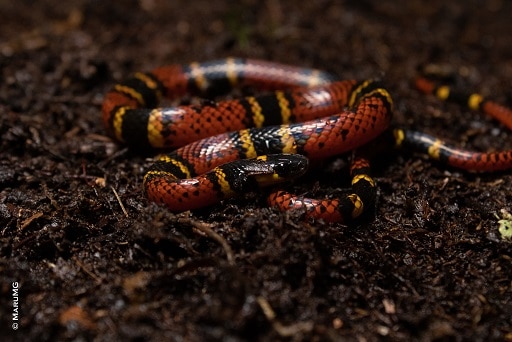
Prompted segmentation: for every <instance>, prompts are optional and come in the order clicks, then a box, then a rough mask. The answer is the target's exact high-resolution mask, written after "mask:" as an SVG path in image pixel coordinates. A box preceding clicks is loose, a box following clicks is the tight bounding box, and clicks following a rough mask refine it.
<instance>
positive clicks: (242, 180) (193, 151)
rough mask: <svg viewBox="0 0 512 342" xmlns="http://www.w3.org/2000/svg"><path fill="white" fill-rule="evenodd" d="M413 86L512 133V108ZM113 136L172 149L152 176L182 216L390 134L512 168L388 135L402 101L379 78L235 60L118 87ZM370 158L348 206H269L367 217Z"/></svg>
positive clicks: (282, 202) (159, 72) (111, 104)
mask: <svg viewBox="0 0 512 342" xmlns="http://www.w3.org/2000/svg"><path fill="white" fill-rule="evenodd" d="M244 87H251V88H256V89H261V90H265V91H267V93H264V95H259V96H246V97H242V98H238V99H231V100H224V101H219V102H213V101H211V100H204V101H203V102H202V103H199V104H191V105H179V106H174V107H168V108H157V106H158V104H159V102H160V100H161V98H163V97H166V98H169V99H177V98H180V97H183V96H186V95H199V96H207V97H209V98H211V97H212V96H217V95H221V94H225V93H227V92H229V91H230V90H232V89H233V88H244ZM416 87H417V88H418V89H419V90H420V91H422V92H424V93H428V94H434V95H436V96H437V97H438V98H439V99H442V100H453V101H456V102H458V103H460V104H462V105H466V106H468V107H469V108H470V109H480V110H482V111H483V112H485V113H486V114H488V115H490V116H492V117H494V118H496V119H497V120H499V121H501V122H502V123H503V124H504V125H506V126H507V127H509V128H511V129H512V111H511V110H510V109H508V108H506V107H503V106H500V105H498V104H496V103H495V102H493V101H490V100H487V99H485V98H483V97H482V96H481V95H479V94H461V93H458V92H454V91H451V89H450V88H449V87H447V86H437V85H436V84H435V83H434V82H433V81H431V80H430V79H428V78H425V77H419V78H418V79H417V80H416ZM102 111H103V120H104V124H105V126H106V128H107V130H108V132H109V133H110V134H111V135H112V136H113V137H115V138H116V139H117V140H119V141H121V142H125V143H127V144H129V145H131V146H133V147H136V148H138V149H141V148H142V149H145V148H158V149H169V150H173V149H174V151H172V152H170V153H169V154H165V155H162V156H160V157H158V159H157V161H156V162H155V164H154V165H153V166H152V167H151V168H150V169H149V170H148V171H147V173H146V175H145V176H144V191H145V194H146V196H147V197H148V199H149V200H151V201H154V202H156V203H159V204H165V205H166V206H167V207H168V208H169V209H170V210H171V211H173V212H181V211H186V210H192V209H196V208H201V207H205V206H209V205H212V204H214V203H216V202H219V201H220V200H221V199H223V198H228V197H231V196H233V195H235V194H238V193H243V192H246V191H252V190H255V189H257V188H259V187H261V186H268V185H274V184H276V183H280V182H283V181H287V180H290V179H293V178H296V177H299V176H301V175H302V174H303V173H304V172H305V171H306V169H307V168H308V160H320V159H324V158H327V157H330V156H334V155H339V154H342V153H345V152H349V151H352V150H355V149H358V148H360V147H362V146H364V145H366V144H367V143H369V142H371V141H372V140H374V139H376V138H377V137H378V136H380V135H381V134H382V133H383V132H385V131H386V132H390V131H391V132H392V135H393V141H394V142H395V144H396V145H399V146H407V147H408V148H413V149H415V150H418V151H420V152H425V153H427V154H428V155H429V156H430V157H431V158H434V159H438V160H440V161H441V162H444V163H446V164H448V165H450V166H453V167H457V168H461V169H465V170H476V171H496V170H504V169H508V168H512V151H501V152H490V153H478V152H470V151H465V150H462V149H458V148H455V147H451V146H449V145H447V144H446V143H444V142H442V141H440V140H439V139H436V138H434V137H432V136H430V135H427V134H425V133H420V132H415V131H409V130H403V129H393V130H388V126H389V124H390V121H391V116H392V112H393V102H392V99H391V97H390V95H389V93H388V92H387V91H386V89H385V88H383V87H382V86H381V85H380V83H379V82H377V81H374V80H364V81H361V82H358V81H352V80H350V81H340V80H338V79H337V77H335V76H333V75H331V74H329V73H326V72H323V71H320V70H316V69H307V68H299V67H294V66H288V65H283V64H279V63H273V62H267V61H260V60H252V59H236V58H227V59H222V60H215V61H210V62H205V63H191V64H188V65H170V66H165V67H160V68H157V69H154V70H153V71H151V72H147V73H136V74H135V75H134V77H133V78H131V79H129V80H127V81H126V82H124V83H121V84H118V85H116V86H115V87H114V88H113V89H112V90H111V91H110V92H108V93H107V94H106V97H105V99H104V102H103V108H102ZM369 171H370V165H369V162H368V159H367V158H365V157H364V154H362V155H358V154H354V157H353V158H352V161H351V167H350V174H351V177H352V191H351V193H350V194H348V195H346V196H343V197H341V198H332V199H320V200H318V199H311V198H305V197H302V196H297V195H292V194H291V193H289V192H286V191H283V190H273V191H272V192H271V194H270V196H269V197H268V203H269V204H270V205H271V206H277V207H278V208H279V209H280V210H283V211H284V210H289V209H292V208H298V209H302V210H304V212H305V213H306V216H307V217H314V218H318V219H323V220H325V221H331V222H345V223H346V222H349V221H351V220H354V219H357V218H359V217H360V216H361V215H362V214H363V213H364V212H368V211H370V209H372V207H373V206H374V203H375V197H376V186H375V181H374V180H373V179H372V178H371V176H370V175H369Z"/></svg>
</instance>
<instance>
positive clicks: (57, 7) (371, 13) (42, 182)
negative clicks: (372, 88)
mask: <svg viewBox="0 0 512 342" xmlns="http://www.w3.org/2000/svg"><path fill="white" fill-rule="evenodd" d="M0 13H1V17H2V19H1V24H0V70H1V82H0V135H1V141H0V223H1V226H0V229H1V230H0V291H1V296H0V330H1V331H3V332H4V333H2V335H4V334H6V333H7V337H8V338H10V339H13V340H99V341H103V340H121V339H122V340H176V341H182V340H187V341H188V340H191V341H201V340H226V341H244V340H254V341H263V340H265V341H268V340H276V339H278V340H313V341H315V340H316V341H323V340H340V339H346V340H358V341H374V340H402V341H409V340H422V341H433V340H436V341H444V340H455V341H456V340H474V341H484V340H485V341H487V340H512V277H511V273H512V244H511V243H510V242H509V241H506V240H504V239H502V237H501V235H500V234H499V232H498V218H497V217H496V216H495V214H498V215H501V214H500V210H502V209H507V210H509V211H510V210H512V207H511V205H510V202H511V200H512V195H511V192H510V188H511V185H512V177H511V176H510V172H502V173H498V174H474V173H465V172H460V171H457V170H453V169H449V168H446V167H444V166H442V165H440V164H438V163H435V162H432V161H429V160H427V159H425V158H424V157H423V156H421V155H417V154H414V153H408V152H406V151H405V152H400V153H397V152H389V153H386V154H384V155H383V156H382V157H381V158H379V159H378V160H376V161H375V162H374V164H375V165H376V168H375V170H374V172H375V176H376V179H377V181H378V184H379V189H380V193H379V201H378V207H377V210H376V215H375V219H373V220H372V221H370V222H369V223H367V224H364V225H359V226H353V227H345V226H342V225H337V224H322V223H321V222H316V223H315V222H304V220H303V219H302V217H301V215H300V214H299V213H297V214H293V213H290V214H281V213H278V212H276V211H275V210H272V209H268V208H266V206H265V203H264V201H263V200H262V196H261V195H259V194H251V195H248V196H246V197H244V198H241V199H235V200H228V201H225V202H223V203H221V204H219V205H216V206H214V207H213V208H210V209H207V210H203V211H201V212H198V213H194V214H193V215H189V213H186V214H184V215H173V214H170V213H169V212H168V211H167V210H165V209H164V208H160V207H157V206H155V205H153V204H151V203H148V202H147V201H146V200H145V198H144V197H143V195H142V192H141V180H142V177H143V175H144V170H145V169H146V168H147V166H148V165H150V163H151V161H150V160H149V159H147V157H148V156H143V155H140V154H137V153H134V152H132V151H129V150H127V149H126V148H124V147H123V146H121V145H119V144H117V143H115V142H113V141H112V140H111V139H109V138H108V137H106V136H105V133H104V129H103V126H102V123H101V114H100V106H101V102H102V97H103V95H104V94H105V92H106V91H107V90H108V89H110V88H111V87H112V86H113V84H115V83H116V82H117V81H121V80H123V79H125V78H126V77H128V76H129V75H130V74H132V73H133V72H135V71H138V70H151V69H152V68H154V67H157V66H161V65H166V64H170V63H188V62H190V61H195V60H199V61H204V60H209V59H217V58H222V57H226V56H240V57H251V58H261V59H268V60H274V61H279V62H284V63H288V64H294V65H300V66H307V67H316V68H320V69H325V70H328V71H331V72H333V73H336V74H338V75H340V76H341V77H343V78H357V79H365V78H372V77H381V78H382V79H383V80H384V81H385V83H386V85H387V87H388V89H389V91H390V92H391V93H392V95H393V97H394V101H395V106H396V111H395V117H394V123H396V124H397V125H401V126H404V127H409V128H414V129H418V130H424V131H426V132H429V133H433V134H436V135H438V136H440V137H443V138H445V139H447V140H448V141H451V142H453V143H457V144H458V145H459V146H463V147H467V148H471V149H475V150H493V149H501V148H512V143H511V142H510V134H509V133H508V132H507V130H506V129H505V128H504V127H502V126H500V125H499V124H497V123H496V122H494V121H493V120H491V119H489V118H485V117H482V116H481V115H480V114H479V113H473V112H468V111H467V110H465V109H464V108H460V107H458V106H453V105H449V104H442V103H439V102H438V101H437V100H435V99H433V98H432V97H428V96H423V95H421V94H419V93H418V92H417V91H416V90H414V89H413V88H412V87H411V80H412V79H413V77H414V75H415V73H416V67H417V66H418V65H420V64H424V63H443V64H448V65H451V66H452V67H454V68H455V70H458V75H459V77H458V86H459V87H461V88H462V89H468V90H475V91H480V92H482V93H483V94H486V95H490V96H492V97H494V98H495V99H496V100H498V101H499V102H501V103H505V104H508V105H512V92H511V84H512V35H511V32H512V22H511V19H510V15H511V13H512V2H509V1H500V0H490V1H485V2H484V1H476V0H474V1H439V0H431V1H428V2H424V1H419V0H412V1H406V2H400V1H391V0H389V1H368V0H367V1H324V0H315V1H302V2H299V1H284V0H282V1H279V0H265V1H263V0H243V1H238V2H228V1H225V2H223V1H203V0H200V1H163V0H140V1H112V2H110V1H92V0H91V1H57V0H49V1H39V2H33V1H16V2H14V1H0ZM341 160H342V161H346V158H342V159H341ZM343 163H344V162H343ZM343 163H340V162H338V161H336V160H335V161H331V162H329V163H327V164H326V167H325V168H323V169H320V170H316V171H314V172H313V173H312V174H311V175H309V176H307V177H306V178H305V180H304V181H303V182H301V184H297V185H296V189H297V190H298V191H299V192H308V193H311V194H314V195H319V196H320V195H323V194H326V193H329V192H330V191H332V190H334V189H339V188H346V187H347V186H348V184H347V179H346V177H340V176H339V175H340V174H341V175H346V171H344V170H339V165H343ZM101 179H104V180H105V184H104V185H102V184H101V182H98V180H101ZM116 193H117V194H118V195H119V200H118V199H117V198H116V195H115V194H116ZM120 203H122V204H123V205H124V208H125V210H126V213H124V212H123V210H122V208H121V206H120ZM13 282H18V283H19V293H18V304H19V317H18V319H19V320H18V321H14V320H13V319H12V315H13V312H14V308H13V304H14V303H13V300H14V299H15V298H14V296H13V285H12V284H13ZM13 323H19V327H18V330H13V329H12V325H13Z"/></svg>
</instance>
